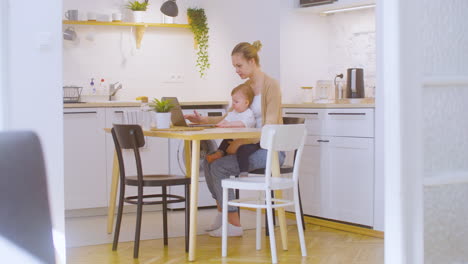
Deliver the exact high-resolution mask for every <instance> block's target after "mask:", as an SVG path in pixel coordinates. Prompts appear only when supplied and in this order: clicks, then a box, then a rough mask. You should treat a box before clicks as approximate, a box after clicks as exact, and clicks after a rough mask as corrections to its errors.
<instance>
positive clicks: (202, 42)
mask: <svg viewBox="0 0 468 264" xmlns="http://www.w3.org/2000/svg"><path fill="white" fill-rule="evenodd" d="M187 16H188V18H189V19H188V20H189V25H190V28H191V30H192V32H193V34H194V37H195V42H196V43H197V44H198V52H197V56H198V57H197V64H196V66H197V68H198V72H199V73H200V77H201V78H203V77H204V76H205V75H206V71H207V70H208V68H210V62H209V60H208V37H209V36H208V30H209V28H208V24H207V20H206V15H205V10H204V9H203V8H188V9H187Z"/></svg>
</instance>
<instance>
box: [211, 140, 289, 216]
mask: <svg viewBox="0 0 468 264" xmlns="http://www.w3.org/2000/svg"><path fill="white" fill-rule="evenodd" d="M266 157H267V150H266V149H259V150H257V151H256V152H254V153H253V154H252V155H250V157H249V168H250V169H249V171H252V170H256V169H261V168H265V165H266ZM284 157H285V153H284V152H280V153H279V155H278V158H279V161H280V164H281V165H282V164H283V162H284ZM204 172H205V179H206V184H207V185H208V189H209V190H210V192H211V195H212V197H213V198H214V199H215V200H216V201H218V204H219V205H220V206H221V207H222V205H223V188H222V187H221V181H222V180H223V179H228V178H229V177H230V176H237V175H239V173H240V169H239V163H238V162H237V157H236V155H226V156H224V157H222V158H220V159H217V160H215V161H213V162H212V163H211V164H209V163H208V162H206V161H205V162H204ZM234 198H235V195H234V191H233V190H232V189H230V190H229V194H228V199H229V200H233V199H234ZM228 211H229V212H236V211H237V207H235V206H229V208H228Z"/></svg>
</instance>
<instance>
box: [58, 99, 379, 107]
mask: <svg viewBox="0 0 468 264" xmlns="http://www.w3.org/2000/svg"><path fill="white" fill-rule="evenodd" d="M180 105H181V106H182V107H183V106H220V105H222V106H227V105H229V102H228V101H198V102H181V103H180ZM138 106H140V102H138V101H113V102H86V103H76V104H63V107H64V108H98V107H138ZM282 107H283V108H374V107H375V100H374V98H364V99H340V100H328V101H324V102H314V103H283V105H282Z"/></svg>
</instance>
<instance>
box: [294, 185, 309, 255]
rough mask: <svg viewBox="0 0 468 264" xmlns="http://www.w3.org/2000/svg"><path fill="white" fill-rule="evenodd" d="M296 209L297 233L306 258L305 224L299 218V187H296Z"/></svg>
mask: <svg viewBox="0 0 468 264" xmlns="http://www.w3.org/2000/svg"><path fill="white" fill-rule="evenodd" d="M294 208H295V211H296V221H297V232H298V233H299V243H300V244H301V252H302V256H303V257H305V256H307V250H306V246H305V239H304V229H303V227H302V226H303V225H304V222H302V218H301V217H299V213H300V206H299V187H298V186H295V187H294Z"/></svg>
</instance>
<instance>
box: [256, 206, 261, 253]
mask: <svg viewBox="0 0 468 264" xmlns="http://www.w3.org/2000/svg"><path fill="white" fill-rule="evenodd" d="M261 236H262V209H260V208H257V228H256V235H255V237H256V249H257V250H260V249H262V238H261Z"/></svg>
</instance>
